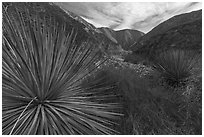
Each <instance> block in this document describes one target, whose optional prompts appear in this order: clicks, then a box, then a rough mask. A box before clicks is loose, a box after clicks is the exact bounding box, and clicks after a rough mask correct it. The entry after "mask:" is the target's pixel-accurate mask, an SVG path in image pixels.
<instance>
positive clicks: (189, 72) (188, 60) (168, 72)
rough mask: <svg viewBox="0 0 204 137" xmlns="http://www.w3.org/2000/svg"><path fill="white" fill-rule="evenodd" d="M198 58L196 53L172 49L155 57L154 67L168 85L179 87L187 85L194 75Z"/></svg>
mask: <svg viewBox="0 0 204 137" xmlns="http://www.w3.org/2000/svg"><path fill="white" fill-rule="evenodd" d="M198 59H199V56H197V55H196V53H193V52H190V51H185V50H179V49H171V50H168V51H165V52H162V53H161V54H159V55H158V56H157V57H155V59H154V67H155V68H156V70H157V71H159V72H160V73H161V77H162V79H164V81H165V82H166V83H167V84H168V85H170V86H172V87H179V86H182V85H183V84H184V85H185V84H186V81H187V80H188V79H189V78H190V77H191V76H193V74H194V70H195V68H196V67H198V66H197V64H198Z"/></svg>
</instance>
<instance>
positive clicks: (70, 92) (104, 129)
mask: <svg viewBox="0 0 204 137" xmlns="http://www.w3.org/2000/svg"><path fill="white" fill-rule="evenodd" d="M24 4H25V3H24ZM42 16H43V15H41V16H40V15H39V14H38V13H37V12H34V11H32V13H31V12H30V8H29V6H28V5H27V4H25V5H24V7H23V9H21V10H19V9H18V6H15V5H14V9H13V11H12V12H9V13H8V12H7V11H6V9H5V7H3V38H2V39H3V44H2V49H3V55H2V58H3V59H2V70H3V77H2V95H3V96H2V133H3V134H47V135H48V134H116V133H117V131H115V130H114V129H113V126H114V125H115V124H116V120H117V119H118V118H119V116H120V115H121V114H120V113H119V112H118V111H117V110H118V108H120V105H119V104H118V103H116V102H110V101H108V100H109V99H107V98H104V95H103V94H102V93H103V92H105V93H106V94H107V92H109V91H107V88H108V89H111V88H112V87H111V85H110V84H109V83H106V84H105V87H102V88H101V87H97V86H90V85H94V83H92V84H91V83H88V84H86V85H85V86H83V85H82V82H83V81H85V80H86V79H87V77H88V76H91V75H92V74H93V72H94V71H95V70H97V68H98V66H100V65H101V64H103V62H104V61H105V60H104V58H102V56H101V53H100V51H99V50H98V48H97V47H96V46H94V45H93V44H91V43H89V42H86V43H83V44H82V45H77V44H75V37H76V33H75V30H73V31H72V32H70V33H69V34H67V33H66V32H65V30H66V23H65V22H62V23H59V22H56V20H55V17H53V16H51V15H49V16H47V17H49V18H47V17H46V19H45V18H43V17H42ZM48 24H49V25H48ZM94 64H97V65H94ZM99 93H100V94H99ZM110 95H111V92H110ZM113 96H115V95H113ZM104 102H106V103H104Z"/></svg>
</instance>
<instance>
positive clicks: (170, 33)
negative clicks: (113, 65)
mask: <svg viewBox="0 0 204 137" xmlns="http://www.w3.org/2000/svg"><path fill="white" fill-rule="evenodd" d="M169 48H179V49H189V50H194V51H196V52H201V50H202V10H199V11H193V12H191V13H185V14H181V15H177V16H174V17H172V18H170V19H169V20H167V21H165V22H163V23H161V24H160V25H158V26H157V27H155V28H154V29H152V30H151V31H150V32H149V33H147V34H146V35H144V36H142V37H141V38H140V39H139V40H138V42H137V43H135V44H133V46H132V47H131V49H132V51H133V54H132V55H130V56H129V57H128V58H127V59H126V60H127V61H128V60H129V61H130V60H132V59H133V58H135V55H138V54H141V55H143V56H150V55H155V54H157V53H158V52H160V51H162V50H166V49H169ZM133 60H134V59H133Z"/></svg>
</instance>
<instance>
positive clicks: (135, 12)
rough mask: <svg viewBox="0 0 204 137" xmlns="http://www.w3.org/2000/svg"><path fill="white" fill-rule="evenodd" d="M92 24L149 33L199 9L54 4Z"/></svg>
mask: <svg viewBox="0 0 204 137" xmlns="http://www.w3.org/2000/svg"><path fill="white" fill-rule="evenodd" d="M56 4H57V5H59V6H61V7H62V8H63V9H65V10H69V11H71V12H73V13H75V14H77V15H79V16H81V17H82V18H83V19H85V20H86V21H88V22H89V23H91V24H93V25H94V26H95V27H110V28H112V29H114V30H120V29H136V30H140V31H142V32H145V33H146V32H148V31H150V30H151V29H152V28H153V27H155V26H157V25H158V24H159V23H161V22H163V21H165V20H167V19H169V18H171V17H173V16H175V15H178V14H182V13H186V12H190V11H193V10H198V9H202V4H201V3H198V2H177V3H176V2H144V3H143V2H66V3H60V2H59V3H56Z"/></svg>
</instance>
